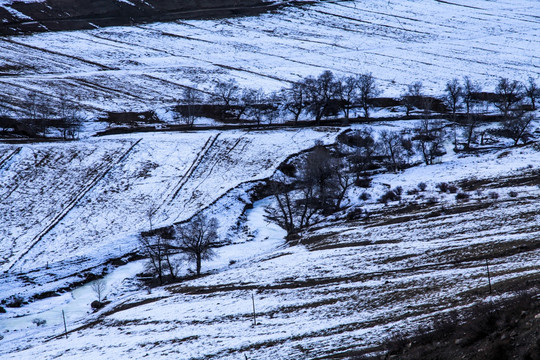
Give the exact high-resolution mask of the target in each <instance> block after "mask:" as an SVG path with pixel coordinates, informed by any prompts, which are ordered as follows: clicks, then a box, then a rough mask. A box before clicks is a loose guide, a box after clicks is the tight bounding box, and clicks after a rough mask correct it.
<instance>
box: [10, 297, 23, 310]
mask: <svg viewBox="0 0 540 360" xmlns="http://www.w3.org/2000/svg"><path fill="white" fill-rule="evenodd" d="M23 303H24V298H23V297H22V296H20V295H11V296H10V297H9V298H8V299H7V303H6V306H7V307H12V308H18V307H21V306H22V304H23Z"/></svg>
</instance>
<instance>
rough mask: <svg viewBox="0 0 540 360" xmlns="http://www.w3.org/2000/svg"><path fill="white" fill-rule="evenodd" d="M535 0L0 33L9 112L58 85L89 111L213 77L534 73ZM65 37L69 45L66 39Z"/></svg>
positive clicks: (175, 91) (398, 79) (489, 86)
mask: <svg viewBox="0 0 540 360" xmlns="http://www.w3.org/2000/svg"><path fill="white" fill-rule="evenodd" d="M539 12H540V3H539V2H538V1H536V0H520V1H510V0H496V1H491V0H489V1H488V0H479V1H475V2H474V4H470V3H469V2H464V1H435V0H429V1H418V0H402V1H383V0H368V1H332V2H317V3H316V4H312V5H305V6H303V7H300V8H294V7H287V8H284V9H282V10H279V11H275V12H273V13H268V14H263V15H260V16H254V17H239V18H232V19H220V20H189V21H176V22H169V23H154V24H145V25H140V26H132V27H108V28H102V29H95V30H89V31H69V32H52V33H43V34H35V35H31V36H16V37H9V38H6V39H1V40H0V47H1V52H0V53H1V55H0V63H1V64H5V65H10V66H12V69H13V70H7V72H6V73H4V74H3V76H2V78H1V82H2V86H3V89H4V93H5V94H6V96H8V97H11V99H12V100H11V101H9V104H8V108H9V109H8V110H10V111H19V112H20V111H23V110H22V109H21V108H20V107H19V106H20V101H21V99H24V96H25V94H26V93H27V92H28V91H37V92H40V93H43V94H44V95H45V96H48V97H51V99H52V100H56V96H57V95H55V94H60V93H65V94H69V95H68V97H69V98H70V99H71V100H73V101H75V102H77V103H79V104H80V105H81V106H82V107H84V108H85V109H86V110H88V111H89V112H93V113H99V112H100V111H105V110H107V111H110V110H115V111H120V110H148V109H150V110H152V109H156V108H160V107H163V106H166V105H171V104H174V103H175V102H176V99H177V98H179V97H180V94H181V90H182V88H183V87H184V86H189V87H197V88H199V89H201V90H204V91H209V90H210V89H211V87H212V85H213V82H214V81H215V80H218V79H220V80H228V79H231V78H234V79H236V80H237V81H239V83H240V84H241V85H243V86H247V87H252V88H260V87H262V88H263V89H265V90H276V89H278V88H281V87H283V86H288V85H289V84H290V82H291V81H295V80H298V79H300V78H301V77H304V76H307V75H318V74H320V73H321V72H322V71H323V70H327V69H328V70H331V71H333V72H335V73H336V74H337V75H349V74H358V73H366V72H371V73H372V74H373V75H374V76H375V77H376V79H377V81H378V83H379V84H380V88H381V90H383V94H382V96H391V97H396V96H399V95H400V94H401V92H402V91H403V89H404V87H405V85H407V84H410V83H412V82H414V81H422V82H423V84H424V91H425V92H426V93H427V94H432V95H437V96H438V95H440V94H442V92H443V91H444V87H445V84H446V82H447V81H448V80H450V79H452V78H454V77H457V78H462V77H463V76H469V77H470V78H471V79H472V80H475V81H478V82H479V83H480V84H482V85H483V86H484V89H485V90H486V91H492V90H493V89H494V87H495V84H496V83H497V81H498V79H499V77H501V76H505V77H508V78H511V79H516V80H525V79H527V77H528V76H532V77H533V78H538V77H539V75H540V70H539V69H540V58H539V57H538V50H539V42H538V38H539V37H540V26H539V24H540V21H539V20H538V17H537V14H538V13H539ZM66 44H69V46H66Z"/></svg>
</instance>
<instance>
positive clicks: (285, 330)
mask: <svg viewBox="0 0 540 360" xmlns="http://www.w3.org/2000/svg"><path fill="white" fill-rule="evenodd" d="M539 161H540V152H538V150H537V148H535V147H534V146H528V147H524V148H514V149H511V150H506V149H503V150H499V151H493V152H491V153H486V154H484V155H482V156H481V157H478V156H476V155H460V156H456V155H453V154H449V155H448V156H447V157H445V158H444V160H443V162H442V163H441V164H438V165H432V166H419V167H415V168H411V169H408V170H406V171H404V172H402V173H399V174H384V175H380V176H376V177H375V178H374V181H373V182H374V187H373V188H372V189H370V191H372V192H373V193H374V194H375V193H376V192H377V191H378V190H377V189H378V188H384V187H385V185H384V184H390V185H392V186H396V185H401V186H403V188H404V191H405V192H407V191H408V190H411V189H415V188H416V187H417V184H418V182H419V181H424V182H426V184H427V189H426V190H425V191H424V192H423V193H421V194H411V195H404V196H403V199H402V200H401V201H400V202H399V203H397V202H395V203H391V204H390V205H387V206H385V205H382V204H378V205H377V204H376V200H375V199H373V200H369V201H367V202H366V203H364V204H363V206H365V207H366V208H369V209H370V212H371V215H370V216H369V217H363V218H361V219H358V220H349V221H344V220H339V221H337V222H336V221H333V222H332V221H329V222H327V223H322V224H320V225H318V226H316V227H314V228H312V229H311V230H310V231H308V232H307V233H305V234H304V236H302V238H301V240H300V242H299V243H298V244H296V245H295V244H293V243H290V244H285V243H284V242H283V239H282V238H281V241H280V239H279V236H283V234H280V233H279V232H274V233H272V232H259V231H260V229H263V227H264V225H263V224H264V220H263V218H262V213H263V211H262V210H263V205H264V204H256V205H255V208H254V210H253V211H251V212H248V219H247V222H246V224H247V225H248V226H252V228H251V231H253V236H254V238H253V240H251V241H252V242H253V245H255V246H256V247H260V248H261V249H264V251H263V252H262V253H261V252H260V251H259V253H258V252H257V250H255V251H254V249H252V250H248V248H244V250H243V251H242V250H240V249H242V248H231V250H232V251H227V247H224V248H223V249H221V250H220V251H223V252H220V254H219V257H218V259H216V263H215V265H213V264H210V265H208V266H210V267H213V268H214V269H215V271H213V272H212V273H211V274H209V275H207V276H204V277H202V278H199V279H195V280H190V281H186V282H183V283H181V284H176V285H171V286H167V287H165V288H161V289H156V290H153V291H152V292H146V291H138V292H133V291H131V292H128V293H125V294H118V293H117V295H116V297H115V296H113V297H112V298H113V299H114V300H113V303H112V304H110V305H108V306H107V307H106V308H105V309H104V310H102V311H100V312H98V313H96V314H91V315H87V316H85V318H84V319H82V320H77V321H74V322H73V321H71V322H70V324H69V330H73V332H71V333H70V334H69V338H68V339H65V338H64V337H62V336H58V337H56V338H52V337H53V336H55V335H59V334H61V333H62V331H63V325H62V324H61V322H60V321H58V322H57V323H53V324H48V325H46V326H43V327H39V328H38V327H31V328H26V329H23V330H18V331H10V332H4V333H3V335H4V341H5V346H4V347H2V350H0V354H2V356H3V357H5V358H6V359H30V358H35V357H40V358H46V359H52V358H55V357H61V358H63V359H81V358H83V359H90V358H95V357H104V356H105V357H114V358H118V359H128V358H133V357H137V358H138V357H149V358H152V359H154V358H162V357H170V358H181V359H203V358H211V357H212V358H218V359H238V358H246V357H247V358H248V359H253V358H257V359H293V358H294V359H299V358H310V359H312V358H320V357H327V356H337V354H341V355H342V356H345V357H346V356H347V355H354V354H358V352H359V351H368V352H373V351H375V352H376V351H378V350H380V348H379V347H378V346H379V345H380V343H381V342H382V341H384V339H385V338H387V337H389V336H392V334H395V333H396V332H398V331H402V330H410V329H415V328H416V327H417V326H418V325H420V324H422V325H427V324H429V322H430V319H431V317H432V316H434V315H437V314H442V313H445V312H447V311H449V310H458V311H459V310H460V309H462V308H464V307H468V306H470V305H471V304H473V303H476V302H478V301H488V300H489V299H497V298H499V297H504V296H507V294H509V293H511V292H512V291H513V289H514V288H515V287H516V286H519V285H518V284H519V283H523V282H525V281H527V282H530V284H535V283H537V282H538V270H540V261H539V260H538V259H539V256H540V243H539V242H538V231H539V229H538V227H537V226H532V224H535V223H536V222H537V221H538V216H539V215H538V214H539V211H538V208H537V201H538V197H539V196H540V190H539V187H538V185H539V182H538V173H539V171H540V169H539V167H538V163H539ZM473 172H474V176H473V175H472V173H473ZM440 181H446V182H451V183H454V184H456V185H457V186H459V187H460V188H461V191H467V192H469V194H470V195H471V198H470V201H467V202H460V201H458V200H456V198H455V195H451V194H441V193H440V192H439V191H438V190H437V189H436V184H437V183H438V182H440ZM511 191H513V192H514V193H515V194H513V195H511V194H510V192H511ZM494 192H495V193H497V194H498V197H495V196H492V195H491V193H494ZM430 197H434V198H436V199H437V201H436V202H428V201H427V199H428V198H430ZM354 201H357V200H354ZM245 244H247V245H249V242H247V243H245ZM265 244H267V245H265ZM248 253H253V254H258V255H255V256H252V257H245V255H246V254H248ZM486 259H487V260H488V261H489V268H490V274H491V286H492V288H493V295H492V297H489V289H488V278H487V275H486ZM230 260H234V261H230ZM252 294H253V296H254V299H255V307H256V316H257V325H256V326H253V325H252V322H253V320H252V311H253V310H252V306H253V303H252ZM59 306H61V305H59ZM57 312H58V316H57V318H58V319H57V320H60V319H61V318H60V315H59V314H60V313H59V310H57Z"/></svg>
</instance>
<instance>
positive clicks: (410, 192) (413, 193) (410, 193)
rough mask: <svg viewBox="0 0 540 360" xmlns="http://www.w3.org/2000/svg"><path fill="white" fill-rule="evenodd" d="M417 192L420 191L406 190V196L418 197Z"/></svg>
mask: <svg viewBox="0 0 540 360" xmlns="http://www.w3.org/2000/svg"><path fill="white" fill-rule="evenodd" d="M419 192H420V190H418V189H409V190H407V195H418V193H419Z"/></svg>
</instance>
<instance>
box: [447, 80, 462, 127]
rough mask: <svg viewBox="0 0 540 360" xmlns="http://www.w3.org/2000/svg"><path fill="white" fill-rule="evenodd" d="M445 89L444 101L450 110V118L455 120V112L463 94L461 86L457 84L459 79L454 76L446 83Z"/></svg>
mask: <svg viewBox="0 0 540 360" xmlns="http://www.w3.org/2000/svg"><path fill="white" fill-rule="evenodd" d="M445 91H446V94H445V97H444V100H445V103H446V104H447V105H448V106H449V107H450V109H451V110H452V119H453V120H454V121H456V112H457V110H458V107H459V101H460V100H461V96H462V95H463V88H462V87H461V85H460V84H459V80H458V79H456V78H454V79H452V80H450V81H448V82H447V83H446V88H445Z"/></svg>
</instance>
